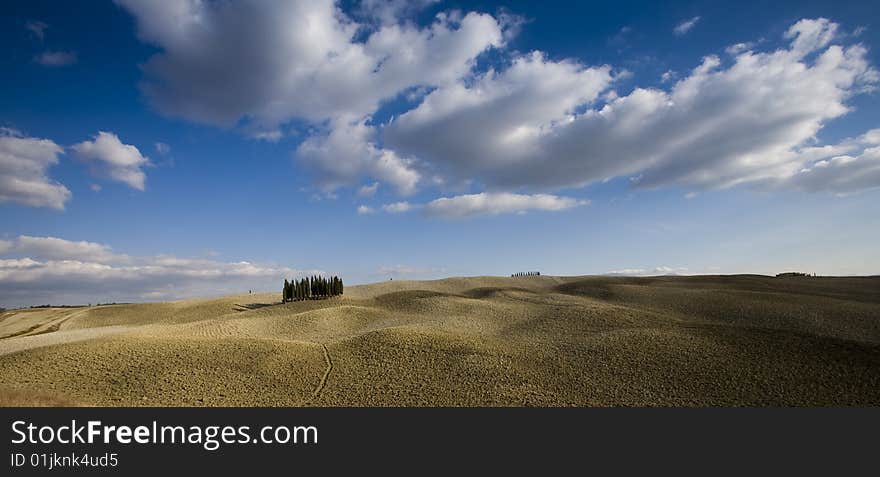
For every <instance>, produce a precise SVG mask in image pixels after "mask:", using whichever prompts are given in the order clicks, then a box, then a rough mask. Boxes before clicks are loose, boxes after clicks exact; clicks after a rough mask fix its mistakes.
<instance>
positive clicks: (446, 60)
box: [118, 0, 502, 126]
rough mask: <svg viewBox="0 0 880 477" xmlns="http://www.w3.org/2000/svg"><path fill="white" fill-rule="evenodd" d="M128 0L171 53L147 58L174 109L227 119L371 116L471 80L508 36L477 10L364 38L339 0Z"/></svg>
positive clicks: (144, 33) (151, 79) (149, 33)
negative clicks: (409, 96) (420, 91)
mask: <svg viewBox="0 0 880 477" xmlns="http://www.w3.org/2000/svg"><path fill="white" fill-rule="evenodd" d="M118 3H120V4H121V5H122V6H123V7H124V8H126V9H127V10H128V11H129V12H131V13H132V14H133V15H134V17H135V18H136V20H137V26H138V34H139V37H140V38H141V39H142V40H143V41H145V42H148V43H151V44H153V45H156V46H157V47H159V48H160V50H161V51H160V53H158V54H157V55H155V56H153V57H152V58H151V59H150V60H149V61H148V62H147V63H146V65H144V69H145V71H146V73H147V86H146V92H147V94H148V96H149V97H150V98H151V99H152V100H153V101H154V102H155V103H156V104H157V105H158V106H159V107H160V108H161V109H162V110H163V111H165V112H166V113H169V114H173V115H178V116H183V117H186V118H189V119H193V120H196V121H201V122H207V123H212V124H221V125H227V126H229V125H232V124H234V123H235V122H236V121H238V120H239V119H242V118H251V119H253V120H254V121H255V122H257V123H259V124H263V125H265V126H271V125H277V124H279V123H283V122H285V121H288V120H290V119H292V118H302V119H307V120H312V121H323V120H326V119H329V118H340V117H348V118H349V119H352V120H354V119H357V118H361V117H364V116H366V115H369V114H371V113H372V112H373V111H375V110H376V109H377V107H378V105H379V102H380V101H381V100H382V99H386V98H390V97H393V96H395V95H397V94H398V93H400V92H401V91H403V90H405V89H407V88H409V87H412V86H417V85H437V84H442V83H445V82H449V81H451V80H454V79H457V78H459V77H461V76H462V75H464V74H465V73H467V72H468V71H469V70H470V67H471V61H472V60H473V58H474V57H475V56H476V55H478V54H479V53H480V52H482V51H484V50H485V49H487V48H488V47H490V46H493V45H500V44H501V41H502V39H501V38H502V32H501V29H500V27H499V25H498V23H497V22H496V21H495V19H494V18H492V17H491V16H490V15H482V14H477V13H470V14H467V15H464V16H461V17H459V16H450V15H444V14H441V15H439V16H438V18H437V20H436V21H435V22H434V23H433V24H432V25H430V26H428V27H426V28H423V29H418V28H417V27H415V26H414V25H413V24H411V23H406V24H396V23H395V24H390V25H382V26H381V27H379V28H377V29H375V30H373V31H370V32H368V33H369V34H368V36H367V37H366V38H365V41H363V42H360V41H357V39H356V37H357V36H358V34H359V31H362V30H363V27H364V25H360V24H358V23H356V22H355V21H353V20H352V19H350V18H348V17H347V16H346V15H345V14H344V13H343V12H342V11H341V10H340V9H339V8H338V7H337V6H336V5H335V4H334V2H333V1H331V0H316V1H310V2H262V1H241V2H230V3H226V2H223V3H212V2H180V3H177V4H175V5H173V6H169V5H167V3H166V2H162V1H158V0H154V1H144V0H138V1H134V0H119V1H118ZM392 10H394V8H392ZM218 72H222V74H218Z"/></svg>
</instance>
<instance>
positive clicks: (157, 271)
mask: <svg viewBox="0 0 880 477" xmlns="http://www.w3.org/2000/svg"><path fill="white" fill-rule="evenodd" d="M313 273H321V272H320V271H318V270H310V271H300V270H295V269H292V268H289V267H282V266H276V265H266V264H255V263H251V262H246V261H239V262H220V261H216V260H207V259H187V258H179V257H175V256H171V255H158V256H154V257H132V256H128V255H119V254H115V253H112V252H111V249H110V247H109V246H107V245H102V244H97V243H93V242H71V241H67V240H64V239H60V238H54V237H25V236H22V237H19V238H17V239H15V240H13V241H6V242H4V241H0V301H2V302H3V305H4V306H21V305H30V304H43V303H52V304H63V303H67V304H79V303H88V302H91V303H96V302H107V301H138V300H144V299H177V298H188V297H194V296H205V295H218V294H225V293H242V292H245V291H246V290H249V289H261V290H273V289H275V288H276V287H277V286H278V283H279V282H280V281H281V280H282V279H283V278H285V277H286V278H291V277H294V276H297V275H304V274H313Z"/></svg>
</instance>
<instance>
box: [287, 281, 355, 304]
mask: <svg viewBox="0 0 880 477" xmlns="http://www.w3.org/2000/svg"><path fill="white" fill-rule="evenodd" d="M336 295H342V279H341V278H339V277H337V276H335V275H334V276H333V277H331V278H327V277H321V276H317V275H316V276H311V277H306V278H303V279H301V280H293V281H288V280H287V279H286V278H285V279H284V288H283V289H282V290H281V301H282V302H284V303H287V302H289V301H299V300H313V299H316V298H326V297H330V296H336Z"/></svg>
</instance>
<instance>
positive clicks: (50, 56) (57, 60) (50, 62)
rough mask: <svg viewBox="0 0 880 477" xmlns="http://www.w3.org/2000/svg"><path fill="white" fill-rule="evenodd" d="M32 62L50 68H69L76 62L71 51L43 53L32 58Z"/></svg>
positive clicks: (74, 54)
mask: <svg viewBox="0 0 880 477" xmlns="http://www.w3.org/2000/svg"><path fill="white" fill-rule="evenodd" d="M34 62H36V63H38V64H40V65H43V66H50V67H56V66H69V65H72V64H74V63H76V62H77V56H76V53H74V52H72V51H44V52H43V53H41V54H39V55H38V56H36V57H35V58H34Z"/></svg>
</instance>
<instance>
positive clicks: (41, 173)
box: [0, 128, 71, 210]
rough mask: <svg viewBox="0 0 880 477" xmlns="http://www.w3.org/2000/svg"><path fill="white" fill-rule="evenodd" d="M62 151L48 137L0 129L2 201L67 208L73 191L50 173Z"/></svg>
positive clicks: (0, 197)
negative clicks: (42, 137) (41, 137)
mask: <svg viewBox="0 0 880 477" xmlns="http://www.w3.org/2000/svg"><path fill="white" fill-rule="evenodd" d="M63 152H64V150H63V149H62V148H61V146H59V145H58V144H55V142H54V141H51V140H49V139H39V138H33V137H25V136H24V135H22V134H21V133H20V132H18V131H15V130H13V129H8V128H0V202H15V203H19V204H23V205H27V206H31V207H48V208H51V209H58V210H62V209H64V204H65V203H66V202H67V201H68V200H70V196H71V193H70V190H69V189H68V188H67V187H64V185H62V184H59V183H58V182H56V181H54V180H52V179H50V178H49V177H48V175H47V171H48V169H49V167H51V166H53V165H55V164H57V163H58V156H59V155H60V154H62V153H63Z"/></svg>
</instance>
